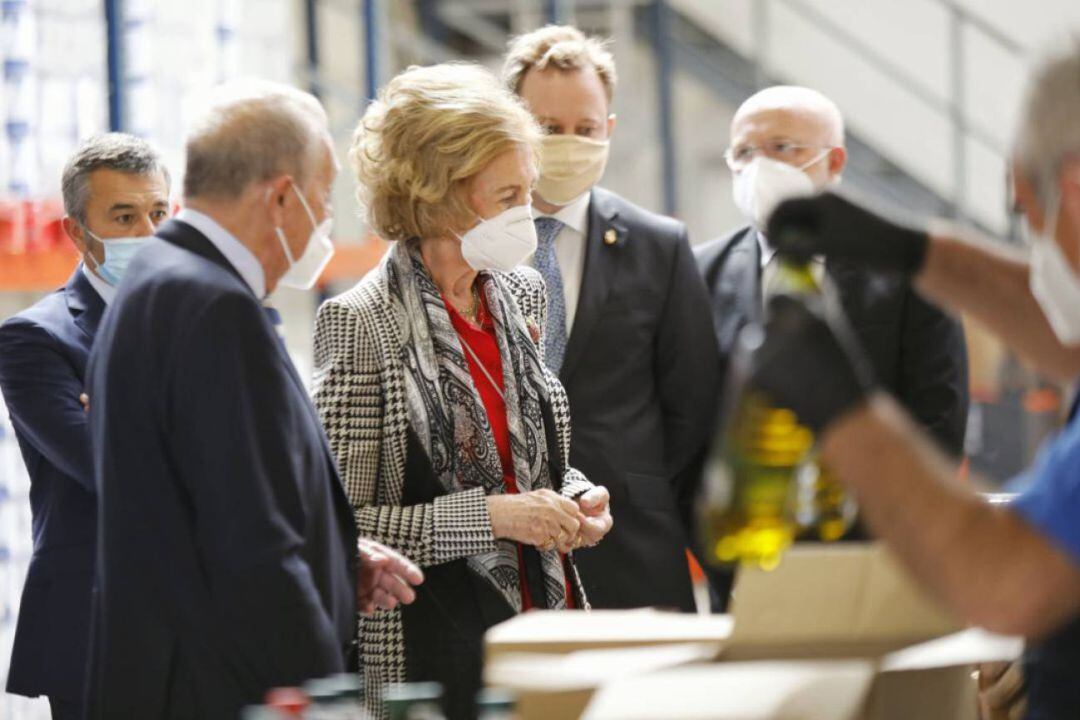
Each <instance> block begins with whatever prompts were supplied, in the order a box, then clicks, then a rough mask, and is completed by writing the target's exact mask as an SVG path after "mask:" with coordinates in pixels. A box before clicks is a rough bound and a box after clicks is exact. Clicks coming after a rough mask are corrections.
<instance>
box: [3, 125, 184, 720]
mask: <svg viewBox="0 0 1080 720" xmlns="http://www.w3.org/2000/svg"><path fill="white" fill-rule="evenodd" d="M61 188H62V192H63V198H64V212H65V217H64V218H63V220H62V221H61V225H62V227H63V229H64V232H65V233H66V234H67V236H68V237H69V238H71V241H72V242H73V243H74V244H75V246H76V247H77V248H78V249H79V252H80V253H81V255H82V258H83V261H82V263H81V264H80V265H79V267H77V268H76V269H75V272H74V273H72V275H71V278H70V279H69V280H68V282H67V285H66V286H65V287H63V288H61V289H60V290H57V291H56V292H54V293H52V294H51V295H48V296H47V297H45V298H44V299H42V300H41V301H40V302H38V303H37V304H35V305H34V306H32V307H30V308H28V309H26V310H24V311H23V312H21V313H19V314H18V315H15V316H14V317H12V318H11V319H10V320H8V321H7V322H5V323H4V324H3V326H0V389H2V390H3V393H4V401H5V403H6V404H7V408H8V411H9V412H10V414H11V422H12V425H13V427H14V428H15V436H16V438H17V439H18V441H19V447H20V449H21V450H22V455H23V460H24V461H25V463H26V468H27V471H28V472H29V475H30V508H31V512H32V514H33V534H34V554H33V557H32V558H31V560H30V568H29V572H28V574H27V578H26V585H25V586H24V587H23V594H22V602H21V604H20V610H19V618H18V625H17V627H16V631H15V643H14V647H13V649H12V654H11V666H10V670H9V673H8V681H7V691H8V692H10V693H15V694H18V695H26V696H28V697H37V696H39V695H45V696H47V697H48V698H49V704H50V707H51V710H52V716H53V717H54V718H81V717H82V697H83V691H84V682H85V670H86V646H87V641H88V640H89V638H90V595H91V587H92V584H93V578H94V552H95V550H94V546H95V534H96V527H97V509H96V504H95V494H96V493H95V489H94V475H93V472H94V471H93V463H92V461H91V452H90V433H89V430H88V426H87V418H86V412H85V410H84V407H83V405H82V404H81V403H80V396H82V395H83V394H84V390H85V379H86V363H87V360H88V358H89V356H90V347H91V345H92V344H93V342H94V336H95V335H96V334H97V329H98V324H99V323H100V322H101V316H102V315H103V314H104V312H105V307H106V306H107V305H108V304H110V303H111V302H112V299H113V296H114V295H115V294H116V288H115V287H114V285H115V283H116V282H117V281H118V280H119V278H120V277H121V276H122V275H123V273H124V268H125V264H126V263H127V261H128V260H129V259H130V253H131V252H132V251H134V250H136V249H138V248H139V247H140V246H141V245H143V244H145V243H146V242H148V241H149V239H150V236H152V235H153V233H154V228H155V227H157V225H158V224H159V223H161V222H162V221H163V220H164V219H165V218H166V216H167V215H168V213H169V176H168V173H167V172H166V170H165V167H164V166H163V165H162V163H161V160H160V158H159V157H158V155H157V153H156V152H155V151H154V149H153V148H151V147H150V146H149V145H148V144H147V143H146V142H144V141H142V140H140V139H138V138H135V137H132V136H130V135H123V134H119V133H111V134H107V135H100V136H97V137H94V138H91V139H90V140H88V141H87V142H86V143H85V144H84V145H83V146H82V147H80V148H79V150H78V151H77V152H76V153H75V154H74V155H73V156H72V157H71V159H70V160H69V161H68V162H67V165H66V166H65V168H64V173H63V178H62V181H61Z"/></svg>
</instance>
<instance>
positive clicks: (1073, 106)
mask: <svg viewBox="0 0 1080 720" xmlns="http://www.w3.org/2000/svg"><path fill="white" fill-rule="evenodd" d="M1078 153H1080V37H1074V38H1073V39H1072V42H1071V43H1069V45H1068V47H1067V49H1065V50H1064V51H1058V52H1056V53H1054V54H1053V55H1050V56H1049V57H1048V58H1047V59H1046V61H1044V63H1043V64H1042V65H1041V66H1040V68H1039V70H1037V71H1036V73H1035V75H1034V77H1033V78H1032V81H1031V85H1030V87H1029V88H1028V95H1027V102H1026V103H1025V105H1024V110H1023V114H1022V117H1021V120H1020V125H1019V132H1018V133H1017V135H1016V144H1015V157H1016V160H1017V162H1018V163H1019V165H1020V166H1021V168H1022V169H1023V171H1024V172H1026V173H1028V174H1029V175H1030V177H1031V181H1032V182H1034V183H1035V188H1036V190H1037V191H1038V193H1039V194H1040V196H1042V197H1044V198H1045V193H1046V191H1047V189H1048V188H1049V187H1050V186H1051V185H1052V184H1053V183H1054V182H1055V176H1056V175H1057V173H1058V171H1059V170H1060V169H1061V164H1062V163H1063V162H1064V161H1065V160H1067V159H1068V158H1069V156H1070V155H1075V154H1078Z"/></svg>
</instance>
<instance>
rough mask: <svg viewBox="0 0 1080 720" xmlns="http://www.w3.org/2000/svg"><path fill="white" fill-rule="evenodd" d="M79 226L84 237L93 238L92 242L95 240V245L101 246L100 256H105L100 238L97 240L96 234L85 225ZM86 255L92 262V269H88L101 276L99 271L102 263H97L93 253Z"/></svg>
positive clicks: (103, 245) (103, 242)
mask: <svg viewBox="0 0 1080 720" xmlns="http://www.w3.org/2000/svg"><path fill="white" fill-rule="evenodd" d="M79 226H80V227H81V228H82V229H83V233H85V234H86V235H89V236H90V237H92V238H94V240H96V241H97V243H98V244H99V245H101V254H102V255H105V241H104V240H102V239H101V238H99V237H98V236H97V233H95V232H94V231H93V230H91V229H90V228H88V227H86V225H85V224H84V223H79ZM87 255H89V256H90V259H91V260H93V261H94V267H92V268H90V269H91V270H93V271H94V272H95V273H98V275H100V274H101V272H100V271H101V265H102V263H99V262H98V259H97V258H96V257H94V253H93V252H89V253H87ZM84 259H85V258H84Z"/></svg>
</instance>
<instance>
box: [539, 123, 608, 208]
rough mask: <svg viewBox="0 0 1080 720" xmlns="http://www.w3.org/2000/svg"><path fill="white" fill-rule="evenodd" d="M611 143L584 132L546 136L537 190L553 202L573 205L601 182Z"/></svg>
mask: <svg viewBox="0 0 1080 720" xmlns="http://www.w3.org/2000/svg"><path fill="white" fill-rule="evenodd" d="M609 149H610V143H609V142H608V141H607V140H593V139H591V138H587V137H581V136H580V135H545V136H544V137H543V139H541V141H540V179H539V180H538V181H537V182H536V193H537V194H538V195H539V196H540V197H542V198H543V199H544V200H545V201H546V202H549V203H551V204H552V205H569V204H570V203H572V202H574V201H575V200H577V199H578V198H579V197H581V196H582V195H584V194H585V193H587V192H588V191H589V190H590V188H592V186H593V185H595V184H596V183H598V182H600V178H601V177H602V176H603V174H604V168H605V167H607V160H608V151H609Z"/></svg>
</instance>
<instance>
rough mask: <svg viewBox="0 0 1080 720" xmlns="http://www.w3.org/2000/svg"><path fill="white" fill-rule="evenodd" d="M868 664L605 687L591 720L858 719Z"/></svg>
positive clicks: (650, 679)
mask: <svg viewBox="0 0 1080 720" xmlns="http://www.w3.org/2000/svg"><path fill="white" fill-rule="evenodd" d="M873 675H874V667H873V662H872V661H870V660H861V661H860V660H852V661H814V662H783V661H781V662H745V663H716V664H711V665H704V666H691V667H682V668H676V669H673V670H665V671H662V672H659V673H655V674H653V675H649V676H645V677H637V678H633V679H630V680H620V681H618V682H615V683H611V684H609V685H605V686H603V687H601V688H600V690H598V691H597V693H596V695H595V696H594V697H593V700H592V701H591V702H590V703H589V706H588V708H587V709H586V710H585V714H584V715H583V716H582V717H583V718H584V719H585V720H796V719H797V720H854V719H855V718H857V717H859V710H860V708H861V707H862V705H863V699H864V698H865V696H866V693H867V691H868V689H869V687H870V682H871V679H872V678H873Z"/></svg>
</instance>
